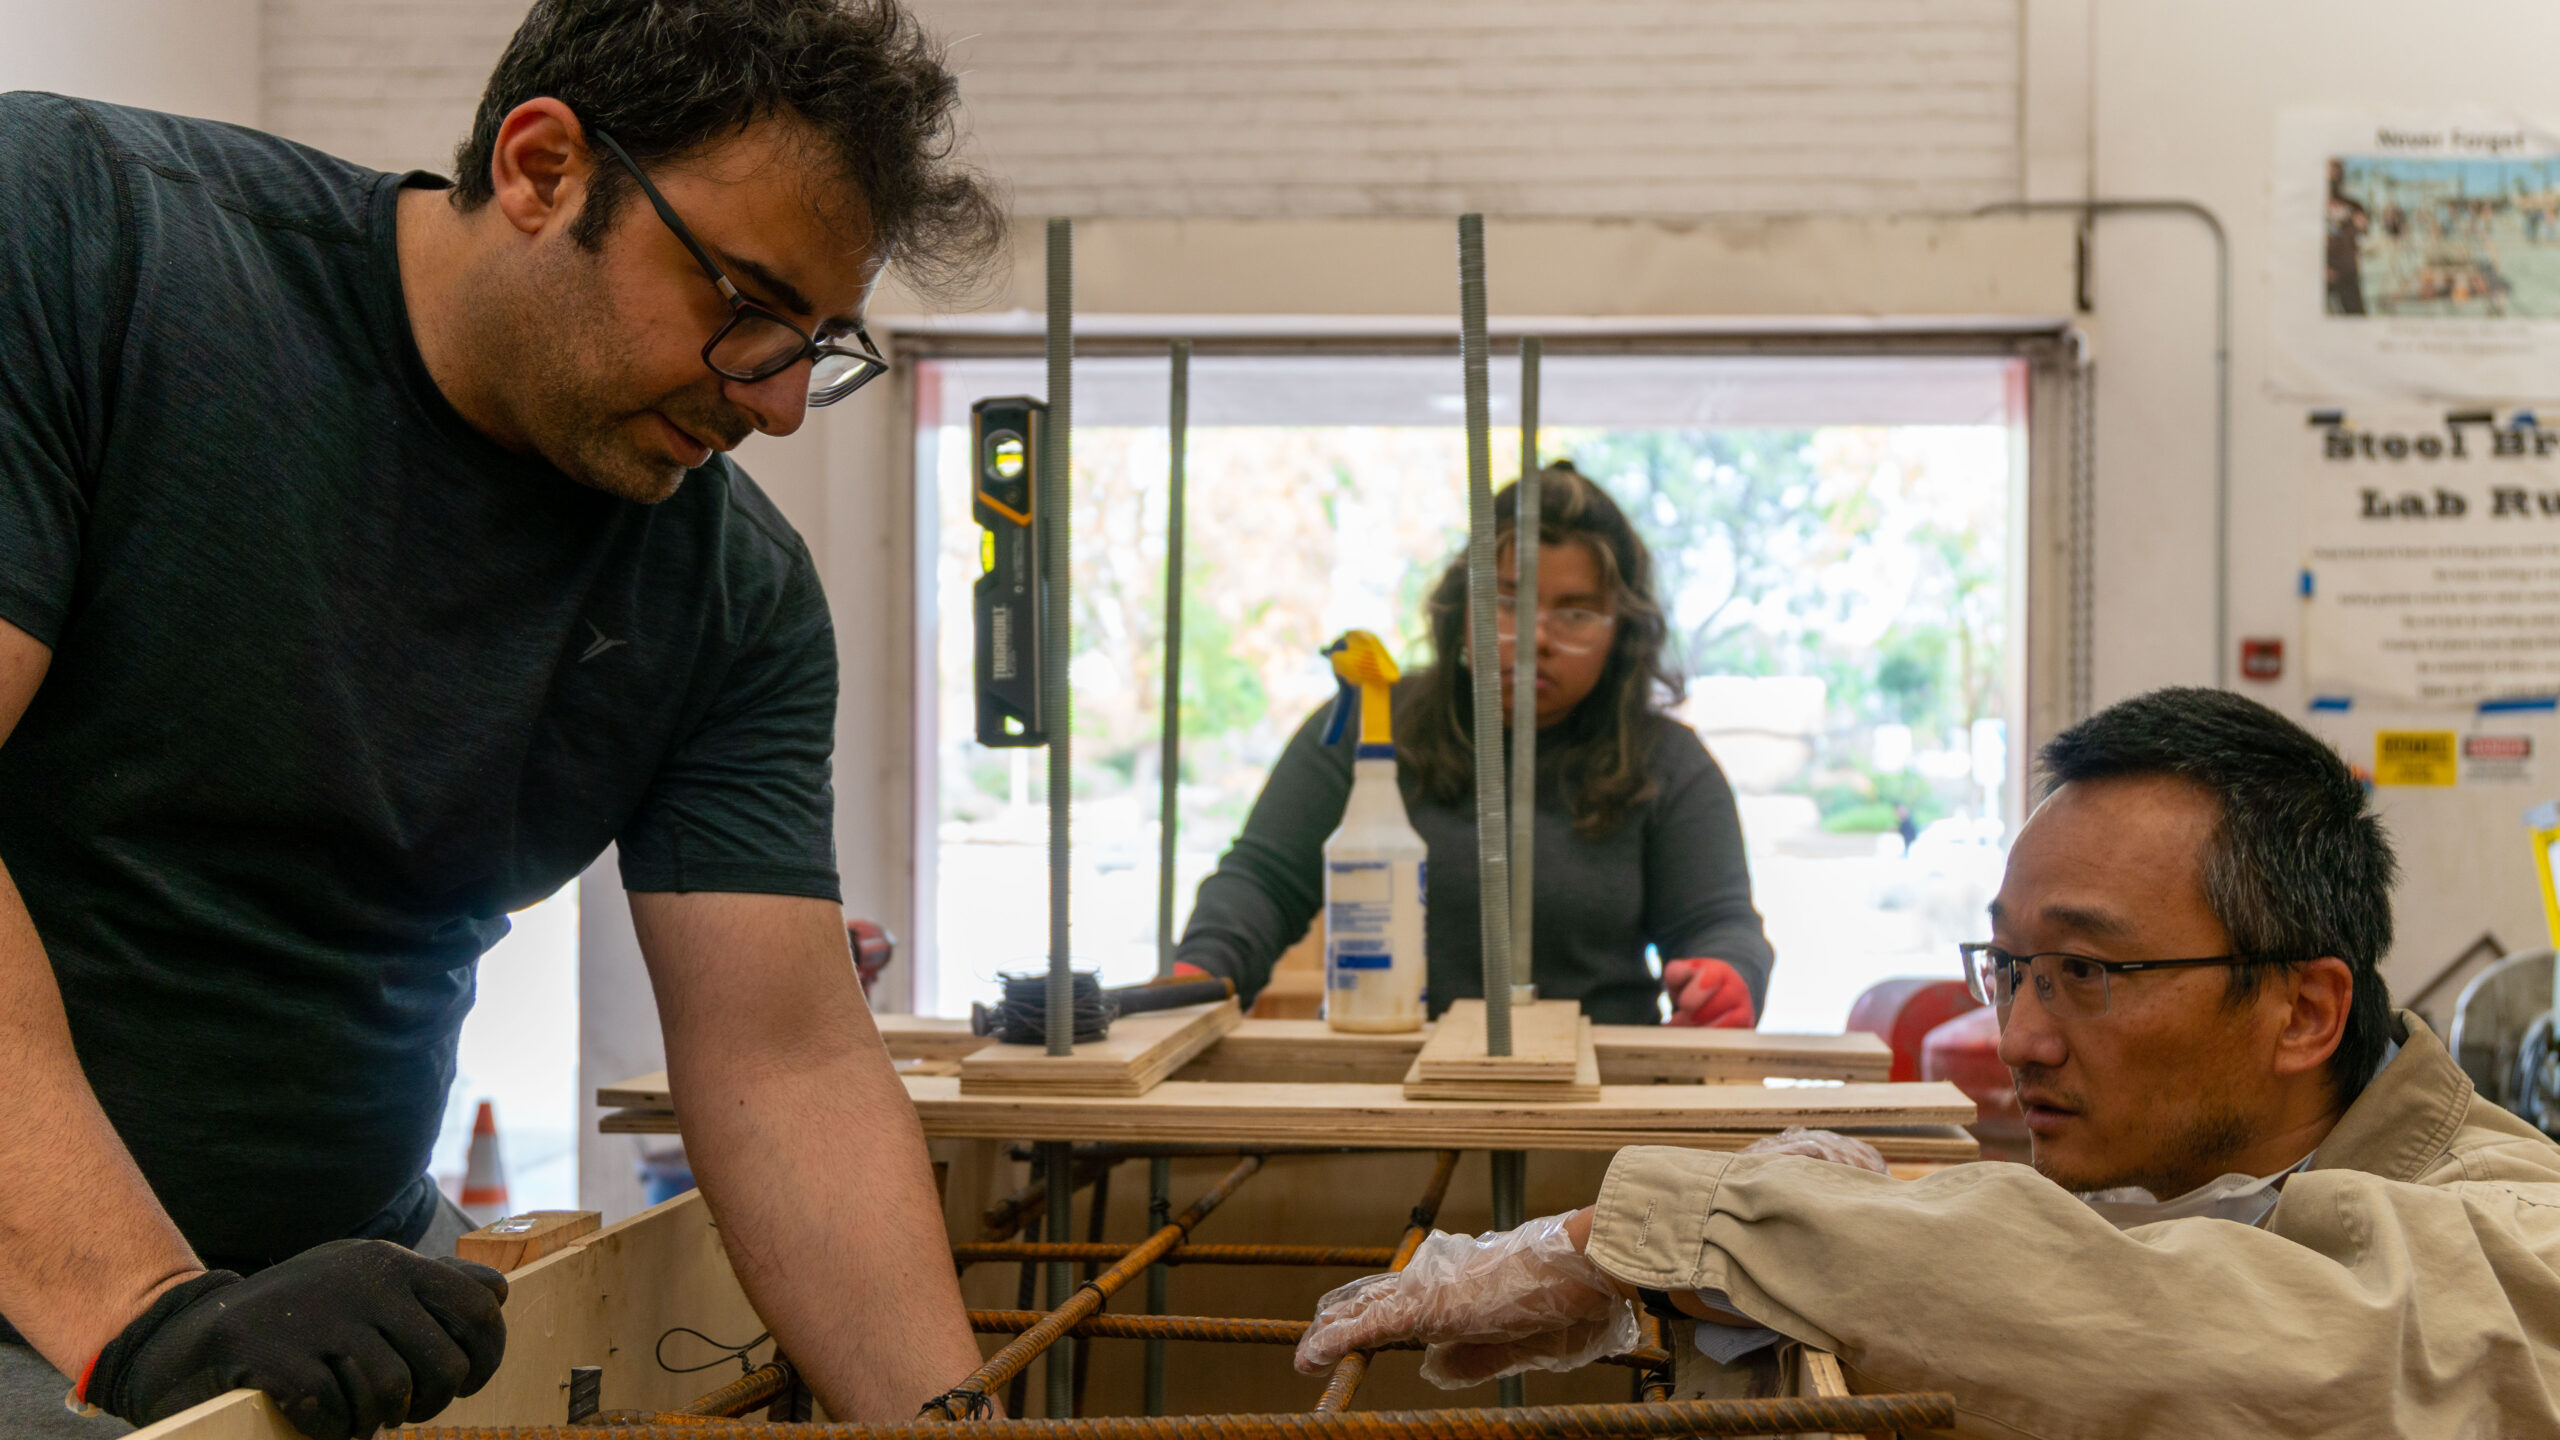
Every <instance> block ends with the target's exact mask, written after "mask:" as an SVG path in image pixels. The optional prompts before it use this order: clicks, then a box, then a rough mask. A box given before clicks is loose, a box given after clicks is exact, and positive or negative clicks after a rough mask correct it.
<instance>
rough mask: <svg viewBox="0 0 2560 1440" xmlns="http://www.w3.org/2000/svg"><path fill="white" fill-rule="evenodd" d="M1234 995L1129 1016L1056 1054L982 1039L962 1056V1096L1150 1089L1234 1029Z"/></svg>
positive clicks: (1122, 1093) (1123, 1094)
mask: <svg viewBox="0 0 2560 1440" xmlns="http://www.w3.org/2000/svg"><path fill="white" fill-rule="evenodd" d="M1243 1019H1244V1012H1243V1011H1241V1010H1238V1009H1237V1008H1236V1002H1235V1001H1233V1000H1220V1001H1218V1002H1217V1003H1215V1004H1211V1005H1185V1006H1183V1007H1182V1008H1180V1009H1178V1010H1155V1011H1149V1012H1146V1013H1144V1014H1138V1015H1125V1016H1122V1017H1121V1018H1120V1019H1118V1020H1115V1021H1113V1022H1112V1023H1111V1031H1110V1033H1109V1034H1107V1035H1105V1036H1104V1037H1103V1038H1101V1039H1100V1040H1096V1041H1092V1042H1090V1043H1088V1044H1083V1045H1078V1046H1076V1047H1075V1050H1074V1053H1072V1054H1067V1055H1052V1054H1050V1053H1048V1052H1047V1051H1046V1050H1044V1049H1042V1048H1041V1047H1040V1046H1037V1045H984V1046H983V1047H982V1048H980V1049H978V1050H975V1051H972V1052H971V1053H969V1054H968V1055H966V1056H964V1057H962V1059H961V1061H960V1093H962V1094H964V1095H1081V1096H1103V1097H1114V1098H1128V1097H1131V1096H1137V1095H1144V1094H1146V1093H1147V1092H1148V1091H1149V1090H1152V1089H1154V1088H1155V1087H1156V1083H1157V1082H1158V1081H1161V1080H1162V1079H1164V1077H1166V1076H1167V1075H1170V1074H1172V1073H1173V1072H1174V1071H1176V1070H1179V1069H1181V1068H1182V1067H1183V1066H1184V1065H1186V1064H1189V1063H1190V1061H1191V1059H1192V1057H1194V1056H1196V1055H1198V1054H1199V1053H1200V1052H1201V1051H1203V1050H1206V1049H1208V1048H1209V1047H1210V1046H1212V1045H1214V1044H1216V1043H1218V1037H1219V1036H1221V1035H1224V1034H1226V1033H1227V1032H1228V1031H1230V1030H1233V1029H1234V1028H1236V1025H1237V1024H1238V1023H1239V1022H1241V1021H1242V1020H1243Z"/></svg>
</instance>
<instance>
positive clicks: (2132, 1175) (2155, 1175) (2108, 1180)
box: [2022, 1077, 2256, 1200]
mask: <svg viewBox="0 0 2560 1440" xmlns="http://www.w3.org/2000/svg"><path fill="white" fill-rule="evenodd" d="M2022 1078H2023V1077H2022ZM2044 1088H2046V1089H2051V1088H2053V1087H2052V1086H2051V1085H2049V1084H2048V1085H2046V1086H2045V1087H2044ZM2064 1098H2065V1100H2066V1101H2067V1102H2068V1103H2070V1104H2072V1105H2074V1106H2076V1107H2079V1108H2080V1111H2081V1113H2082V1114H2083V1115H2086V1114H2087V1113H2088V1112H2087V1108H2086V1104H2085V1102H2084V1100H2083V1099H2082V1097H2080V1096H2077V1095H2069V1096H2065V1097H2064ZM2255 1139H2256V1132H2255V1131H2254V1130H2253V1129H2252V1128H2251V1126H2250V1124H2249V1121H2248V1118H2247V1117H2246V1116H2245V1115H2243V1114H2242V1113H2241V1111H2240V1109H2239V1107H2238V1106H2236V1105H2234V1104H2232V1103H2231V1101H2230V1100H2229V1098H2228V1097H2227V1096H2226V1095H2224V1094H2222V1093H2220V1092H2219V1091H2217V1092H2216V1093H2213V1094H2209V1095H2205V1096H2203V1097H2201V1101H2200V1103H2199V1104H2198V1105H2197V1106H2196V1108H2195V1109H2193V1110H2191V1111H2189V1112H2188V1113H2186V1114H2184V1115H2179V1116H2173V1117H2170V1118H2168V1119H2167V1120H2166V1121H2164V1122H2162V1123H2157V1124H2153V1125H2148V1126H2146V1127H2144V1143H2143V1145H2142V1153H2141V1154H2139V1155H2137V1156H2134V1157H2130V1158H2128V1159H2126V1160H2122V1161H2118V1162H2116V1163H2114V1164H2112V1165H2109V1166H2107V1167H2106V1168H2104V1169H2097V1168H2091V1169H2079V1170H2075V1169H2072V1168H2071V1167H2070V1165H2069V1163H2068V1162H2066V1161H2064V1160H2062V1159H2061V1158H2060V1157H2058V1156H2055V1155H2053V1154H2051V1153H2049V1151H2048V1150H2047V1148H2046V1146H2045V1144H2044V1142H2043V1141H2042V1140H2040V1139H2039V1140H2034V1141H2032V1142H2031V1143H2030V1146H2029V1163H2030V1164H2031V1165H2033V1166H2034V1168H2035V1172H2036V1173H2037V1174H2039V1175H2042V1176H2043V1177H2044V1178H2046V1179H2047V1180H2050V1181H2052V1182H2053V1183H2054V1184H2056V1185H2059V1186H2061V1187H2062V1188H2063V1189H2065V1190H2068V1191H2071V1192H2072V1193H2073V1194H2077V1195H2086V1194H2089V1193H2091V1192H2092V1191H2098V1190H2116V1189H2122V1188H2125V1187H2128V1186H2131V1187H2137V1188H2140V1189H2143V1190H2147V1191H2149V1192H2150V1193H2151V1195H2152V1196H2153V1198H2155V1199H2160V1200H2170V1199H2175V1198H2176V1197H2177V1195H2179V1194H2183V1193H2185V1190H2186V1189H2187V1188H2189V1186H2188V1185H2187V1184H2185V1183H2184V1182H2185V1180H2186V1177H2189V1176H2194V1175H2203V1176H2205V1177H2206V1178H2207V1179H2210V1178H2212V1177H2213V1176H2215V1175H2219V1174H2222V1173H2223V1172H2224V1171H2225V1170H2227V1169H2229V1168H2230V1167H2229V1166H2228V1164H2227V1163H2225V1162H2227V1161H2228V1160H2229V1159H2230V1158H2231V1157H2232V1156H2235V1155H2237V1154H2239V1153H2240V1152H2241V1151H2243V1150H2245V1149H2247V1148H2248V1147H2249V1145H2250V1143H2251V1142H2252V1141H2253V1140H2255ZM2164 1186H2169V1187H2175V1188H2174V1191H2173V1192H2171V1193H2164V1191H2163V1189H2162V1187H2164Z"/></svg>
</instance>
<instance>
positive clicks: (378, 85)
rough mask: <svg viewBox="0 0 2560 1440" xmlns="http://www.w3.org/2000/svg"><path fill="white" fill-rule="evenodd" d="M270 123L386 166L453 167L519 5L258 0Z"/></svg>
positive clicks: (519, 0) (464, 0) (487, 0)
mask: <svg viewBox="0 0 2560 1440" xmlns="http://www.w3.org/2000/svg"><path fill="white" fill-rule="evenodd" d="M264 4H265V9H264V10H263V12H262V13H261V16H260V21H261V24H262V26H263V29H264V35H263V43H264V46H265V51H266V58H265V68H266V116H265V124H266V128H267V129H269V130H273V131H275V132H276V133H277V134H279V135H286V136H290V137H292V138H293V139H296V140H300V141H302V142H304V143H306V144H310V145H316V146H318V147H320V148H321V149H323V150H326V151H329V152H330V153H332V154H336V155H343V156H345V157H346V158H348V159H350V160H356V161H360V162H362V163H364V164H367V165H373V166H378V167H380V168H382V169H385V170H410V169H418V170H434V171H437V172H440V173H450V172H451V171H452V169H453V147H454V146H455V145H456V144H457V143H459V142H460V141H461V139H462V136H463V132H464V131H466V130H468V129H470V128H471V111H472V108H473V107H474V106H476V105H478V104H479V103H480V88H481V87H482V86H483V85H485V84H487V83H488V80H489V70H490V67H492V66H494V65H496V64H497V63H498V52H499V51H501V50H504V49H505V48H506V45H507V37H508V36H510V35H513V34H514V33H515V29H516V23H517V22H518V21H520V20H522V19H523V18H524V12H525V6H526V0H264Z"/></svg>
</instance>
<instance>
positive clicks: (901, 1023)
mask: <svg viewBox="0 0 2560 1440" xmlns="http://www.w3.org/2000/svg"><path fill="white" fill-rule="evenodd" d="M871 1021H872V1023H873V1024H875V1025H877V1026H879V1027H880V1039H881V1042H882V1043H883V1044H886V1045H887V1046H888V1047H889V1054H890V1056H891V1058H893V1059H898V1060H948V1061H951V1062H953V1063H955V1064H956V1063H958V1062H959V1061H960V1059H961V1058H962V1057H964V1056H967V1055H971V1054H974V1053H976V1052H977V1051H980V1050H984V1049H986V1048H987V1047H988V1046H989V1045H991V1044H993V1043H995V1042H993V1041H991V1040H989V1039H988V1038H987V1037H986V1036H984V1035H975V1034H971V1033H970V1031H969V1022H968V1021H966V1020H948V1019H945V1018H943V1017H942V1016H939V1015H874V1016H872V1017H871Z"/></svg>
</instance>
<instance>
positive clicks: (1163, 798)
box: [1149, 340, 1191, 1413]
mask: <svg viewBox="0 0 2560 1440" xmlns="http://www.w3.org/2000/svg"><path fill="white" fill-rule="evenodd" d="M1172 368H1173V385H1172V394H1171V395H1170V396H1168V397H1167V402H1166V411H1165V443H1166V448H1167V450H1168V452H1169V455H1170V458H1169V459H1168V460H1167V461H1166V464H1165V501H1164V506H1165V509H1164V722H1163V726H1162V728H1163V731H1164V736H1163V751H1162V754H1161V756H1160V758H1158V760H1157V761H1156V768H1157V769H1158V770H1160V771H1162V772H1163V773H1162V774H1161V775H1160V776H1159V777H1158V778H1159V780H1160V781H1161V793H1160V796H1159V798H1158V800H1157V801H1156V978H1157V979H1159V980H1170V979H1172V978H1173V845H1174V838H1175V835H1176V834H1177V832H1179V831H1180V830H1181V828H1182V825H1181V819H1182V816H1181V810H1180V805H1181V795H1180V791H1181V787H1182V519H1183V517H1182V488H1183V478H1184V477H1183V467H1184V462H1185V459H1186V457H1187V452H1188V450H1189V448H1190V445H1191V342H1190V341H1188V340H1176V341H1174V342H1173V356H1172ZM1149 1413H1153V1412H1149Z"/></svg>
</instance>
